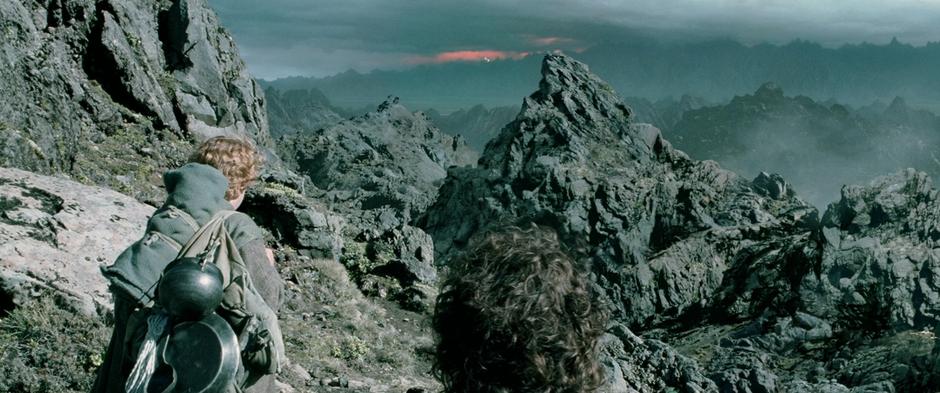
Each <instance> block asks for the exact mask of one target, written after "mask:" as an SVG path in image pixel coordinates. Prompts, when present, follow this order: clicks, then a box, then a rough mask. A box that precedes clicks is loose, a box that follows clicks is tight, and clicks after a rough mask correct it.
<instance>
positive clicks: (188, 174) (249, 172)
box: [92, 137, 284, 393]
mask: <svg viewBox="0 0 940 393" xmlns="http://www.w3.org/2000/svg"><path fill="white" fill-rule="evenodd" d="M261 164H262V159H261V156H260V154H259V153H258V151H257V149H256V148H255V146H254V145H253V144H252V143H251V142H250V141H247V140H243V139H239V138H232V137H215V138H211V139H209V140H207V141H205V142H203V143H202V144H201V145H200V146H199V147H198V148H197V150H196V152H195V153H194V154H193V155H192V157H191V158H190V162H189V163H187V164H185V165H183V166H182V167H180V168H178V169H175V170H171V171H168V172H166V173H165V174H164V175H163V181H164V184H165V185H166V191H167V194H168V196H167V199H166V201H165V202H164V204H163V206H162V207H160V208H159V209H157V210H156V211H155V212H154V214H153V216H152V217H151V218H150V220H149V221H148V222H147V228H146V230H145V233H144V235H143V237H142V238H141V239H140V240H138V241H137V242H135V243H134V244H133V245H131V246H130V247H129V248H127V249H126V250H125V251H124V252H123V253H122V254H121V255H120V256H119V257H118V258H117V260H116V261H115V262H114V264H112V265H111V266H107V267H104V268H102V273H103V274H104V275H105V277H106V278H107V279H108V280H109V281H110V289H111V292H112V294H113V297H114V330H113V333H112V336H111V342H110V344H109V346H108V350H107V354H106V355H105V359H104V363H103V364H102V365H101V367H100V369H99V370H98V376H97V379H96V381H95V385H94V388H93V390H92V391H93V392H96V393H99V392H100V393H112V392H113V393H116V392H125V387H126V385H125V384H126V383H127V381H128V377H129V374H130V373H131V371H132V369H136V368H135V366H136V364H135V360H137V356H138V352H137V351H138V348H136V347H135V346H134V341H135V337H136V336H135V335H137V336H141V335H143V333H139V331H140V330H141V329H140V325H141V323H140V321H139V319H141V318H140V317H139V315H140V314H141V313H143V312H144V311H146V310H148V309H150V308H151V307H153V305H154V303H155V300H159V299H157V298H158V294H157V293H156V289H157V283H158V281H159V280H161V275H162V274H164V269H166V268H167V265H168V264H170V262H171V261H174V259H176V258H177V256H178V253H180V251H181V248H182V247H183V245H186V244H187V242H188V241H190V239H192V238H194V237H195V236H194V235H195V234H196V233H197V232H198V231H199V229H200V228H201V227H203V226H204V225H206V224H207V223H208V222H210V221H211V220H213V217H223V216H224V217H225V218H224V221H223V222H222V227H223V228H224V230H225V231H226V232H227V233H228V235H229V237H230V239H231V241H232V243H233V244H234V245H235V246H236V248H237V253H238V254H239V256H240V258H241V260H243V263H244V267H245V269H244V270H245V271H246V272H247V273H246V274H247V275H248V276H249V277H250V281H251V282H252V283H253V288H252V291H254V292H255V293H257V294H259V295H260V297H261V298H263V303H266V304H267V307H269V309H270V310H273V311H272V314H273V312H276V310H277V308H278V305H279V300H280V299H279V297H280V292H281V290H282V289H283V285H284V284H283V281H282V280H281V278H280V276H279V275H278V272H277V270H276V268H275V266H274V260H273V258H272V254H271V253H270V250H268V249H267V248H266V247H265V243H264V240H263V238H262V232H261V229H260V228H259V227H258V226H257V225H255V223H254V222H253V221H252V220H251V218H250V217H248V216H247V215H245V214H242V213H238V212H232V211H233V210H236V209H238V207H239V205H241V203H242V200H243V199H244V197H245V191H246V190H247V189H248V187H249V186H250V185H251V184H252V183H253V182H254V181H255V180H256V179H257V177H258V174H259V171H260V167H261ZM174 263H175V262H174ZM160 288H163V287H162V286H160ZM159 295H160V296H162V295H163V294H159ZM256 304H257V302H256ZM274 319H275V323H276V317H275V318H274ZM135 322H136V323H135ZM146 322H147V321H145V322H144V323H143V326H144V328H143V330H144V332H146V331H147V328H146V326H147V324H146ZM277 339H280V331H279V328H278V330H277ZM281 345H282V344H281ZM244 351H245V349H242V353H241V357H242V358H243V359H236V363H237V364H238V367H239V370H238V375H239V377H238V380H237V381H236V382H232V383H230V384H229V385H230V386H227V387H226V388H225V389H224V390H225V391H245V392H267V391H272V390H273V389H274V382H275V381H274V375H271V372H270V370H268V369H269V368H274V369H276V368H277V367H279V364H274V365H273V367H270V366H271V364H270V362H275V363H277V362H278V361H279V360H280V359H273V360H272V359H266V361H268V363H269V364H266V365H265V366H264V367H256V368H252V367H255V366H254V363H252V361H253V360H254V359H244V356H245V352H244ZM237 353H238V352H237V351H236V355H235V356H238V355H237ZM175 371H186V370H175ZM148 378H149V377H148ZM149 390H152V386H151V389H148V391H149Z"/></svg>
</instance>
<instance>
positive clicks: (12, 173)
mask: <svg viewBox="0 0 940 393" xmlns="http://www.w3.org/2000/svg"><path fill="white" fill-rule="evenodd" d="M153 211H154V209H153V208H152V207H150V206H147V205H143V204H141V203H139V202H137V201H135V200H134V199H133V198H130V197H128V196H126V195H122V194H119V193H117V192H114V191H111V190H107V189H103V188H98V187H89V186H84V185H81V184H78V183H75V182H73V181H69V180H64V179H60V178H55V177H47V176H41V175H37V174H33V173H29V172H24V171H21V170H18V169H11V168H0V313H5V312H8V311H10V309H11V308H12V307H19V306H23V305H27V304H29V303H30V302H32V301H34V300H35V298H36V297H37V296H48V295H50V294H51V295H52V296H55V297H56V298H57V299H60V300H61V301H63V302H64V303H66V304H68V305H69V306H70V307H71V308H73V309H75V310H76V311H79V312H82V313H84V314H87V315H97V314H98V313H101V314H103V313H104V312H105V311H107V310H110V309H111V308H112V307H113V303H112V301H111V295H110V292H109V291H108V285H107V281H106V280H105V279H104V276H102V275H101V272H100V271H99V267H100V266H102V265H108V264H111V263H112V262H113V261H114V259H115V258H116V257H117V256H118V254H120V253H121V251H123V250H124V248H126V247H127V246H129V245H130V244H131V243H133V242H134V241H136V240H137V239H138V238H139V237H140V236H141V235H142V234H143V231H144V228H145V227H146V223H147V219H148V218H149V217H150V215H151V214H152V213H153Z"/></svg>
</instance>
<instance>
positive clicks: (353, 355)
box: [330, 336, 369, 361]
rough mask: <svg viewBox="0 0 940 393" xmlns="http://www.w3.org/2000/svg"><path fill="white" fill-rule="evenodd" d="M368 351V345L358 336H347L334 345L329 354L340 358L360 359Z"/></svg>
mask: <svg viewBox="0 0 940 393" xmlns="http://www.w3.org/2000/svg"><path fill="white" fill-rule="evenodd" d="M368 353H369V347H368V346H366V343H365V341H362V339H360V338H359V337H355V336H353V337H347V338H345V339H343V342H342V343H339V344H337V345H334V346H333V348H332V349H331V350H330V355H332V356H333V357H335V358H337V359H342V360H347V361H349V360H356V361H358V360H362V358H364V357H365V356H366V354H368Z"/></svg>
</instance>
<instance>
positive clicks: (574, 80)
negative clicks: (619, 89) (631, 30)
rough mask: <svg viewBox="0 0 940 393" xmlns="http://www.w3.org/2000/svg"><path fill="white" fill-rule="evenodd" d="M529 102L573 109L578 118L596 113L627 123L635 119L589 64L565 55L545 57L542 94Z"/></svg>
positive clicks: (537, 93)
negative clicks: (632, 118)
mask: <svg viewBox="0 0 940 393" xmlns="http://www.w3.org/2000/svg"><path fill="white" fill-rule="evenodd" d="M529 98H530V99H534V100H536V101H538V102H540V103H549V104H551V105H555V106H559V107H560V108H559V109H561V107H564V109H569V111H568V114H570V115H572V116H573V117H574V118H578V117H581V118H582V119H583V118H585V117H586V115H592V114H594V113H592V112H591V110H592V109H593V110H594V111H596V112H598V113H599V114H601V115H603V116H605V117H610V118H612V119H616V120H620V121H623V122H624V123H627V122H628V121H629V119H630V118H631V117H632V115H633V111H632V110H631V109H630V108H629V107H627V106H626V105H625V104H624V103H623V101H622V100H621V99H620V96H618V95H617V93H616V92H615V91H614V89H613V88H611V87H610V85H608V84H607V82H604V81H603V80H601V79H600V78H598V77H597V76H596V75H594V74H593V73H591V70H590V68H588V66H587V65H586V64H584V63H582V62H580V61H577V60H575V59H572V58H570V57H568V56H565V55H561V54H550V55H546V56H545V59H544V60H543V61H542V80H541V81H540V82H539V91H538V92H536V93H535V94H533V95H532V96H530V97H529ZM559 100H561V101H559Z"/></svg>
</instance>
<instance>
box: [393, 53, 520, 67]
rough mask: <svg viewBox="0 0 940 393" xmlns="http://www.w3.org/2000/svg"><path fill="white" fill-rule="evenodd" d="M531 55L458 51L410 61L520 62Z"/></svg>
mask: <svg viewBox="0 0 940 393" xmlns="http://www.w3.org/2000/svg"><path fill="white" fill-rule="evenodd" d="M528 55H529V52H513V51H500V50H458V51H450V52H441V53H438V54H436V55H434V56H415V57H412V58H410V59H408V63H411V64H427V63H434V64H440V63H450V62H455V61H492V60H504V59H513V60H519V59H522V58H524V57H526V56H528Z"/></svg>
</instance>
